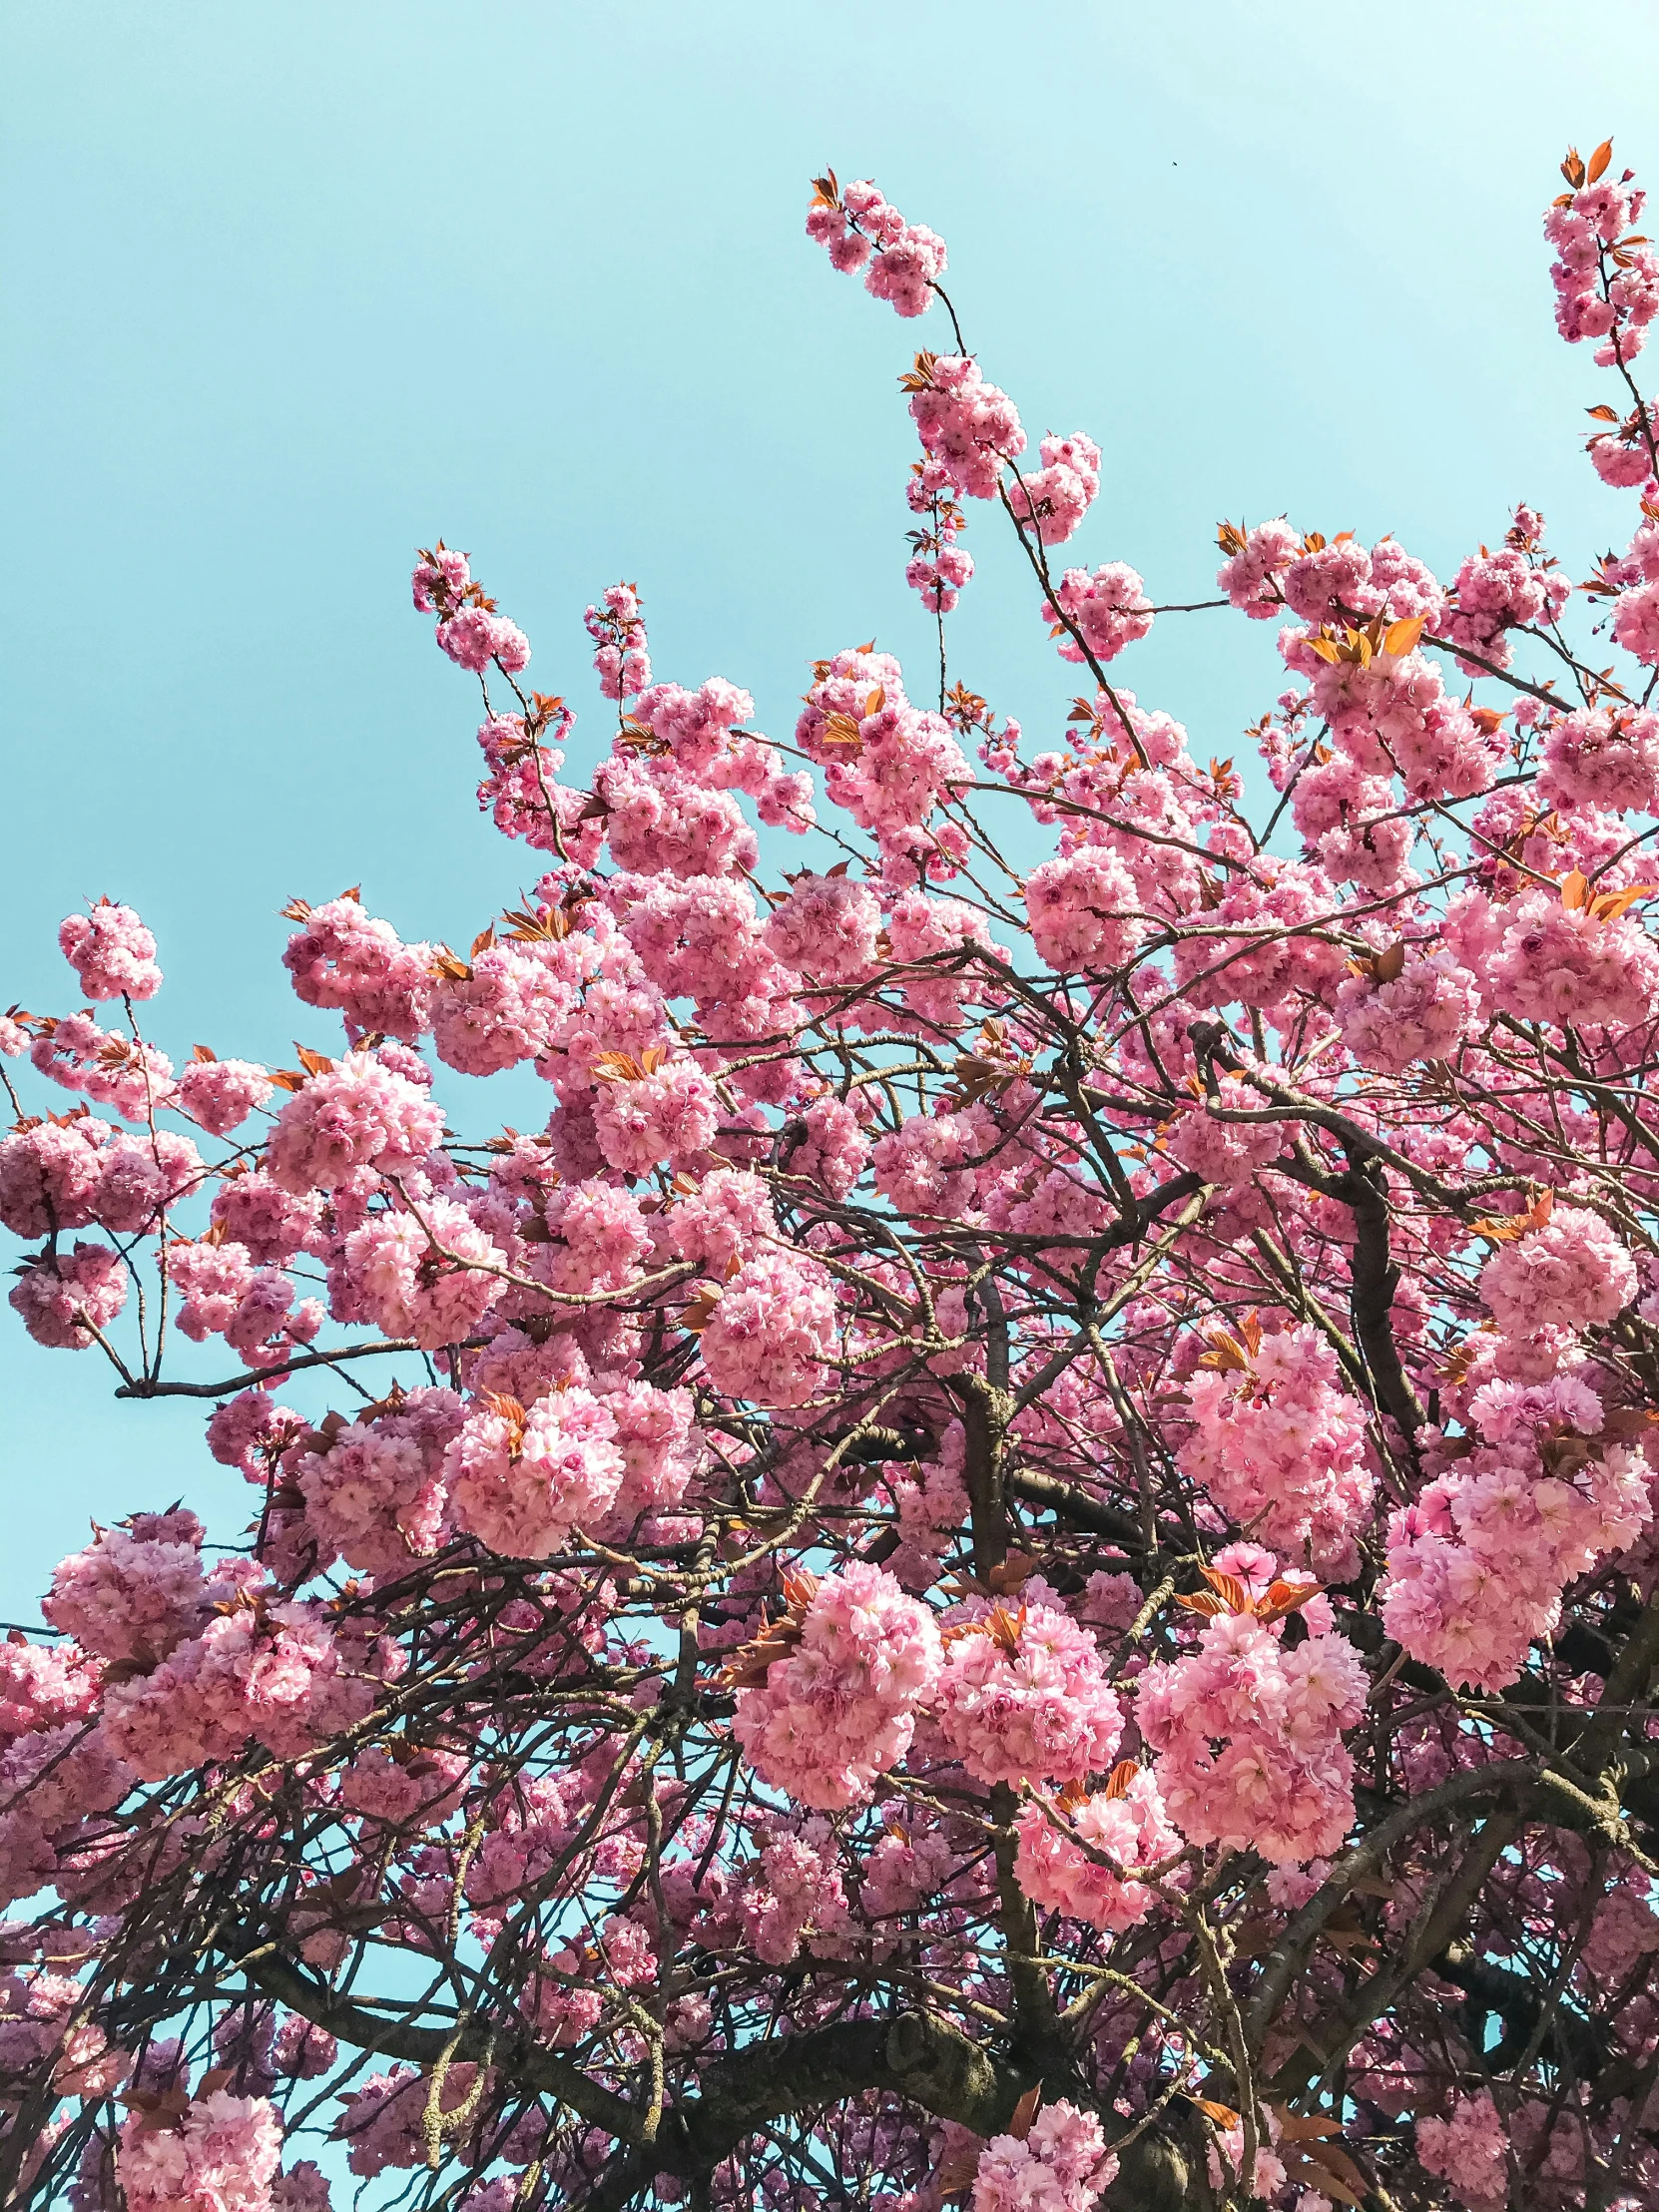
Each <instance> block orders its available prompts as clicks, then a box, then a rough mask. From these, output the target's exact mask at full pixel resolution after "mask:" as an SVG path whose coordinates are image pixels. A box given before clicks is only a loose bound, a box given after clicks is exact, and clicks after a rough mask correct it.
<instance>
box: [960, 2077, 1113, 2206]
mask: <svg viewBox="0 0 1659 2212" xmlns="http://www.w3.org/2000/svg"><path fill="white" fill-rule="evenodd" d="M1117 2170H1118V2159H1117V2153H1116V2152H1115V2151H1109V2150H1108V2149H1107V2148H1106V2138H1105V2136H1104V2135H1103V2134H1102V2132H1101V2127H1100V2122H1099V2121H1098V2120H1097V2119H1096V2118H1095V2116H1094V2114H1093V2113H1092V2112H1080V2111H1079V2110H1078V2108H1077V2106H1076V2105H1075V2104H1068V2103H1067V2102H1066V2100H1065V2098H1064V2097H1060V2098H1057V2099H1056V2101H1055V2102H1054V2103H1053V2104H1050V2105H1045V2106H1044V2108H1043V2109H1042V2110H1041V2111H1040V2112H1039V2113H1038V2114H1037V2116H1036V2118H1035V2119H1034V2120H1033V2121H1032V2123H1031V2126H1030V2129H1029V2131H1028V2132H1027V2133H1026V2134H1025V2135H1023V2136H1018V2135H993V2136H992V2137H991V2139H990V2141H989V2142H988V2143H987V2144H986V2145H985V2147H984V2149H983V2150H982V2151H981V2152H980V2154H979V2164H978V2167H977V2169H976V2171H975V2173H974V2176H973V2195H972V2198H971V2200H970V2201H971V2206H972V2212H1095V2207H1096V2205H1098V2204H1099V2202H1100V2198H1101V2195H1102V2193H1103V2191H1105V2190H1106V2189H1108V2188H1110V2186H1111V2184H1112V2182H1113V2180H1114V2179H1115V2178H1116V2176H1117Z"/></svg>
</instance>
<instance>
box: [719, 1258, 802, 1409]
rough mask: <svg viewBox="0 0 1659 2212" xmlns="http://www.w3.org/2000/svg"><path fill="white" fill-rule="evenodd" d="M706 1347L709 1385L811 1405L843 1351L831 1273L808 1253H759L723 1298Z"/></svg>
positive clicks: (755, 1398) (767, 1401)
mask: <svg viewBox="0 0 1659 2212" xmlns="http://www.w3.org/2000/svg"><path fill="white" fill-rule="evenodd" d="M702 1342H703V1365H704V1367H705V1368H706V1369H707V1371H708V1375H709V1380H710V1382H711V1383H713V1384H714V1386H715V1388H716V1389H717V1390H722V1391H724V1392H725V1393H726V1395H727V1396H728V1397H736V1398H748V1399H749V1400H750V1401H751V1402H752V1403H753V1404H756V1405H781V1406H789V1405H805V1404H806V1402H807V1400H808V1399H809V1398H810V1397H812V1395H813V1394H814V1392H815V1391H816V1390H818V1389H819V1387H820V1386H821V1384H822V1383H823V1380H824V1374H825V1369H826V1367H827V1365H828V1364H829V1362H830V1361H831V1360H832V1359H833V1358H834V1354H835V1294H834V1290H833V1288H832V1285H831V1282H830V1275H829V1272H828V1270H827V1269H826V1268H825V1267H824V1266H823V1264H822V1263H821V1262H819V1261H817V1260H814V1259H812V1258H811V1257H809V1256H808V1255H807V1254H805V1253H795V1252H783V1251H779V1250H777V1249H768V1250H764V1251H761V1252H758V1253H756V1255H755V1257H754V1258H753V1259H751V1260H748V1261H746V1262H745V1263H744V1265H743V1266H742V1267H741V1268H740V1269H739V1270H738V1272H737V1274H736V1275H735V1276H734V1277H733V1278H732V1280H731V1282H730V1283H728V1284H727V1285H726V1287H725V1289H724V1291H723V1292H722V1293H721V1296H720V1300H719V1303H718V1304H717V1305H716V1307H715V1309H714V1312H713V1313H712V1314H711V1315H710V1316H709V1319H708V1321H707V1322H706V1323H705V1325H704V1328H703V1340H702Z"/></svg>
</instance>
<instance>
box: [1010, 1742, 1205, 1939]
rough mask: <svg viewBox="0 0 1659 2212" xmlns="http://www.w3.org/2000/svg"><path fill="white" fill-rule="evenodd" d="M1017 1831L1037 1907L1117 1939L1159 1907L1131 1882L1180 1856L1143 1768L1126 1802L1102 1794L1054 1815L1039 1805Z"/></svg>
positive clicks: (1022, 1873) (1022, 1870)
mask: <svg viewBox="0 0 1659 2212" xmlns="http://www.w3.org/2000/svg"><path fill="white" fill-rule="evenodd" d="M1014 1827H1015V1831H1016V1833H1017V1835H1018V1838H1019V1849H1018V1854H1017V1856H1016V1859H1015V1862H1014V1871H1015V1873H1016V1874H1017V1876H1018V1878H1019V1886H1020V1888H1021V1889H1022V1890H1023V1891H1024V1892H1025V1894H1026V1896H1027V1897H1028V1898H1029V1899H1030V1900H1031V1902H1032V1904H1033V1905H1035V1906H1038V1907H1040V1908H1041V1910H1042V1911H1044V1912H1053V1913H1064V1914H1065V1915H1066V1916H1067V1918H1068V1919H1070V1920H1077V1921H1086V1922H1087V1923H1088V1925H1089V1926H1090V1927H1091V1928H1098V1929H1101V1930H1103V1931H1106V1932H1108V1933H1113V1934H1115V1933H1119V1932H1121V1931H1122V1930H1124V1929H1126V1928H1133V1927H1134V1926H1135V1925H1136V1923H1137V1922H1139V1921H1143V1920H1145V1918H1146V1916H1147V1914H1148V1913H1150V1912H1151V1910H1152V1908H1153V1906H1154V1905H1155V1903H1156V1902H1157V1898H1156V1893H1155V1892H1154V1891H1153V1890H1152V1889H1150V1888H1149V1887H1148V1885H1147V1884H1146V1883H1144V1882H1136V1881H1126V1880H1125V1879H1124V1877H1125V1875H1126V1874H1128V1873H1129V1871H1130V1870H1131V1869H1134V1868H1149V1867H1155V1866H1157V1865H1159V1864H1160V1863H1161V1862H1162V1861H1164V1860H1166V1859H1170V1858H1173V1857H1174V1855H1175V1854H1176V1853H1177V1852H1178V1851H1179V1850H1180V1849H1181V1839H1180V1837H1179V1836H1178V1835H1177V1834H1176V1832H1175V1830H1174V1829H1173V1828H1172V1827H1171V1826H1170V1824H1169V1821H1168V1819H1167V1818H1166V1816H1165V1813H1164V1803H1163V1799H1162V1798H1161V1797H1160V1796H1159V1794H1158V1785H1157V1782H1156V1781H1155V1780H1154V1778H1153V1775H1152V1773H1151V1771H1150V1769H1148V1768H1145V1767H1143V1768H1141V1769H1140V1770H1139V1771H1138V1772H1137V1773H1136V1774H1135V1775H1134V1776H1133V1778H1132V1779H1131V1780H1130V1782H1129V1785H1128V1789H1127V1792H1126V1793H1125V1794H1124V1795H1122V1796H1119V1797H1114V1796H1112V1795H1110V1794H1109V1793H1108V1792H1106V1791H1101V1790H1097V1791H1095V1792H1094V1793H1093V1794H1092V1795H1090V1796H1087V1797H1084V1798H1083V1799H1082V1800H1081V1801H1080V1802H1077V1803H1072V1802H1070V1801H1068V1800H1062V1801H1061V1803H1060V1804H1059V1805H1058V1806H1055V1807H1052V1808H1051V1807H1049V1806H1048V1805H1046V1804H1044V1803H1043V1802H1041V1801H1036V1800H1034V1801H1033V1802H1032V1803H1030V1804H1028V1805H1026V1806H1024V1807H1022V1808H1021V1810H1020V1813H1019V1815H1018V1817H1017V1819H1016V1821H1015V1823H1014ZM1095 1854H1100V1855H1103V1857H1104V1859H1105V1861H1106V1862H1107V1864H1102V1863H1101V1858H1099V1857H1096V1856H1094V1855H1095Z"/></svg>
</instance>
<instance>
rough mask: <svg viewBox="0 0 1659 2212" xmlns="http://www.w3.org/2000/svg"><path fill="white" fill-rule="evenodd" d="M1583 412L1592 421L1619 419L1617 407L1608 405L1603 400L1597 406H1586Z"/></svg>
mask: <svg viewBox="0 0 1659 2212" xmlns="http://www.w3.org/2000/svg"><path fill="white" fill-rule="evenodd" d="M1584 412H1585V413H1586V414H1587V415H1588V416H1589V418H1590V420H1591V421H1592V422H1617V420H1618V419H1619V411H1618V409H1617V408H1616V407H1609V406H1608V405H1607V404H1606V402H1605V401H1603V403H1602V404H1601V405H1600V406H1599V407H1586V408H1585V409H1584Z"/></svg>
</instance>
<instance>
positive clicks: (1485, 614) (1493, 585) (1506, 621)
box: [1440, 545, 1572, 676]
mask: <svg viewBox="0 0 1659 2212" xmlns="http://www.w3.org/2000/svg"><path fill="white" fill-rule="evenodd" d="M1571 596H1572V585H1571V583H1570V582H1569V581H1568V579H1567V578H1566V577H1565V576H1563V575H1562V574H1561V573H1560V571H1559V570H1558V569H1553V568H1547V567H1536V566H1534V565H1533V564H1532V563H1531V562H1530V561H1529V559H1528V557H1527V555H1526V553H1525V552H1523V551H1521V550H1520V548H1518V547H1517V546H1514V545H1505V546H1504V547H1503V548H1502V549H1501V550H1500V551H1499V552H1496V553H1481V554H1472V553H1471V554H1470V555H1469V557H1468V558H1467V559H1466V560H1465V561H1464V562H1463V564H1462V566H1461V567H1460V568H1459V569H1458V571H1457V574H1456V576H1455V577H1454V578H1453V579H1452V584H1451V591H1450V593H1449V595H1448V598H1449V600H1450V602H1451V603H1450V604H1449V605H1448V607H1447V610H1446V613H1445V614H1444V615H1443V616H1442V617H1441V624H1440V627H1441V631H1442V634H1443V635H1444V637H1445V640H1446V643H1447V644H1448V645H1450V646H1452V647H1453V648H1454V649H1460V650H1459V651H1458V656H1457V666H1458V667H1459V668H1460V669H1462V670H1463V672H1464V674H1465V675H1468V676H1479V675H1482V674H1483V673H1484V670H1483V669H1482V667H1481V665H1480V664H1481V663H1482V662H1484V663H1485V664H1486V665H1487V666H1488V667H1490V668H1498V669H1503V668H1507V667H1508V666H1509V664H1510V662H1511V661H1512V660H1513V658H1514V652H1513V648H1512V647H1511V645H1510V642H1509V639H1508V636H1507V634H1506V633H1507V632H1509V631H1510V630H1517V629H1521V628H1537V627H1543V628H1547V627H1548V626H1549V625H1550V624H1551V623H1552V622H1554V621H1555V620H1556V619H1557V618H1558V617H1559V615H1560V613H1561V610H1562V609H1563V608H1564V607H1565V606H1566V603H1567V601H1568V600H1569V599H1570V598H1571ZM1470 655H1472V656H1473V658H1472V659H1471V658H1469V657H1468V656H1470Z"/></svg>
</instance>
